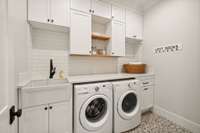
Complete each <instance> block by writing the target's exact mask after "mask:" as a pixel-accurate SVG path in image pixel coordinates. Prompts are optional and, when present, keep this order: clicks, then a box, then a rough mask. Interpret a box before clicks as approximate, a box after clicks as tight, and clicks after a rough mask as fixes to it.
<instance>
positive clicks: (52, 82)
mask: <svg viewBox="0 0 200 133" xmlns="http://www.w3.org/2000/svg"><path fill="white" fill-rule="evenodd" d="M67 83H69V81H68V80H67V79H65V80H58V79H47V80H33V81H31V82H30V83H29V84H27V85H26V86H25V87H48V86H55V85H63V84H67Z"/></svg>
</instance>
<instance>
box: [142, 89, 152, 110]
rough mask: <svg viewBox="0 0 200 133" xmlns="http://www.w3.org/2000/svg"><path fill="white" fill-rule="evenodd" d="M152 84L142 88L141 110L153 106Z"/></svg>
mask: <svg viewBox="0 0 200 133" xmlns="http://www.w3.org/2000/svg"><path fill="white" fill-rule="evenodd" d="M153 97H154V95H153V86H146V87H143V88H142V110H146V109H149V108H151V107H153Z"/></svg>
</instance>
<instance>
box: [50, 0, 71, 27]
mask: <svg viewBox="0 0 200 133" xmlns="http://www.w3.org/2000/svg"><path fill="white" fill-rule="evenodd" d="M50 1H51V22H52V24H55V25H59V26H69V15H70V10H69V9H70V7H69V6H70V3H69V0H50Z"/></svg>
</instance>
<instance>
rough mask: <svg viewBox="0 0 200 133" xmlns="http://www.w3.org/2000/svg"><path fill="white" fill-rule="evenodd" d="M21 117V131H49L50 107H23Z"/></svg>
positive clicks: (26, 132) (40, 132) (39, 132)
mask: <svg viewBox="0 0 200 133" xmlns="http://www.w3.org/2000/svg"><path fill="white" fill-rule="evenodd" d="M22 113H23V114H22V116H21V118H20V119H19V132H20V133H48V117H49V116H48V108H47V106H45V105H43V106H37V107H33V108H27V109H23V112H22Z"/></svg>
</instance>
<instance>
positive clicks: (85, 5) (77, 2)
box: [71, 0, 91, 13]
mask: <svg viewBox="0 0 200 133" xmlns="http://www.w3.org/2000/svg"><path fill="white" fill-rule="evenodd" d="M71 8H72V9H74V10H78V11H82V12H85V13H90V10H91V0H71Z"/></svg>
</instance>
